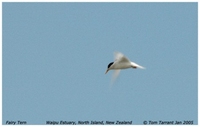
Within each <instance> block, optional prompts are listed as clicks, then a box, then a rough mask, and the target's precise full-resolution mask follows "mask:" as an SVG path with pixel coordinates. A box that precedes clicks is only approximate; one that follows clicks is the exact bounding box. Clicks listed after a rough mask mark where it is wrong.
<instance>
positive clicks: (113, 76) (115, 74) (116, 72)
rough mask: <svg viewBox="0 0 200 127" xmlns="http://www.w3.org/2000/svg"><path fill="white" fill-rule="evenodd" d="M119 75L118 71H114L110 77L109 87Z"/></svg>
mask: <svg viewBox="0 0 200 127" xmlns="http://www.w3.org/2000/svg"><path fill="white" fill-rule="evenodd" d="M119 73H120V69H118V70H114V72H113V75H112V80H111V85H112V84H113V83H114V82H115V80H116V79H117V77H118V76H119Z"/></svg>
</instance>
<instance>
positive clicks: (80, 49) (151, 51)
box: [2, 3, 198, 124]
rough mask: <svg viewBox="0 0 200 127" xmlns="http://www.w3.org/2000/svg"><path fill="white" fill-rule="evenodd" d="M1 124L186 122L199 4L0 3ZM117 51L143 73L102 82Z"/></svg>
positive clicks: (193, 96)
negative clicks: (0, 60)
mask: <svg viewBox="0 0 200 127" xmlns="http://www.w3.org/2000/svg"><path fill="white" fill-rule="evenodd" d="M2 8H3V18H2V19H3V27H2V28H3V32H2V33H3V46H2V47H3V87H2V90H3V99H2V100H3V104H2V107H3V111H2V113H3V117H2V123H3V124H5V123H6V121H7V120H13V121H17V120H23V121H26V122H27V124H45V123H46V121H47V120H55V121H60V120H74V121H78V120H88V121H91V120H100V121H101V120H104V121H106V120H113V121H117V120H121V121H123V120H127V121H128V120H129V121H130V120H131V121H132V122H133V124H143V121H145V120H147V121H149V120H154V121H159V120H163V121H164V120H173V121H184V120H186V121H187V120H189V121H190V120H192V121H194V124H197V108H198V105H197V92H198V90H197V42H198V41H197V39H198V35H197V31H198V29H197V24H198V22H197V10H198V9H197V3H3V6H2ZM115 51H120V52H122V53H123V54H125V55H126V56H127V57H128V58H129V59H130V60H131V61H134V62H136V63H138V64H140V65H142V66H144V67H145V68H146V69H145V70H142V69H126V70H123V71H121V73H120V76H119V78H118V79H117V81H116V82H115V83H114V84H113V86H112V87H110V81H111V77H112V71H109V72H108V73H107V74H106V75H105V71H106V69H107V65H108V64H109V63H110V62H112V61H113V52H115Z"/></svg>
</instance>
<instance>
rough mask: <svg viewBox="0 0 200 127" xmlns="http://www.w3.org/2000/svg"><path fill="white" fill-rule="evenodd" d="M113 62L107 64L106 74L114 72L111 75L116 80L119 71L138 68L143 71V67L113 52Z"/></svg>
mask: <svg viewBox="0 0 200 127" xmlns="http://www.w3.org/2000/svg"><path fill="white" fill-rule="evenodd" d="M114 57H115V61H114V62H111V63H109V64H108V68H107V70H106V73H107V72H108V71H109V70H115V71H114V74H113V79H116V78H117V77H118V75H119V73H120V70H121V69H127V68H133V69H136V68H140V69H145V68H144V67H142V66H140V65H138V64H136V63H134V62H132V61H130V60H129V59H128V58H127V57H126V56H124V55H123V54H122V53H120V52H115V53H114ZM106 73H105V74H106Z"/></svg>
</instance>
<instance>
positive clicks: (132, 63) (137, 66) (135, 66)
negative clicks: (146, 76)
mask: <svg viewBox="0 0 200 127" xmlns="http://www.w3.org/2000/svg"><path fill="white" fill-rule="evenodd" d="M131 65H132V67H133V68H140V69H145V67H143V66H140V65H138V64H136V63H134V62H131Z"/></svg>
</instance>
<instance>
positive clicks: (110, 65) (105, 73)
mask: <svg viewBox="0 0 200 127" xmlns="http://www.w3.org/2000/svg"><path fill="white" fill-rule="evenodd" d="M113 63H114V62H111V63H109V64H108V69H107V70H106V73H107V72H108V71H109V70H110V69H109V68H110V66H111V65H112V64H113ZM106 73H105V74H106Z"/></svg>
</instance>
